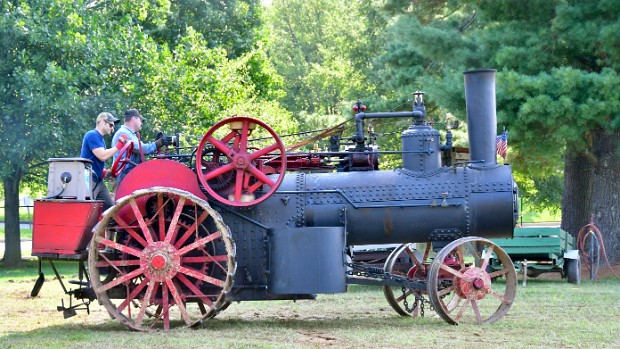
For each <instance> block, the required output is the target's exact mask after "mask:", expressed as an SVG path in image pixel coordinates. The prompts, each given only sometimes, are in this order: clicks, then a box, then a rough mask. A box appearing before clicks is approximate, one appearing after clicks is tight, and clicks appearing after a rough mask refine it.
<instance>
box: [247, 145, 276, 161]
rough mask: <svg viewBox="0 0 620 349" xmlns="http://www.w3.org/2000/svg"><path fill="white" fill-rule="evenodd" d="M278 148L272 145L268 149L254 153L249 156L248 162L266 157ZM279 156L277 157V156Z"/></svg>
mask: <svg viewBox="0 0 620 349" xmlns="http://www.w3.org/2000/svg"><path fill="white" fill-rule="evenodd" d="M279 147H280V146H278V144H277V143H276V144H272V145H270V146H268V147H265V148H263V149H260V150H257V151H255V152H253V153H252V154H250V161H253V160H256V159H258V158H260V157H261V156H263V155H267V154H269V153H271V152H272V151H274V150H276V149H278V148H279ZM278 156H279V155H278Z"/></svg>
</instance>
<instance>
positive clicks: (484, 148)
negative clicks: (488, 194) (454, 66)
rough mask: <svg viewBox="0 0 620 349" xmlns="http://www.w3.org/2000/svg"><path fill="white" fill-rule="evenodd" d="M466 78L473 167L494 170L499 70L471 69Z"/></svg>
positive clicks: (466, 98) (466, 101)
mask: <svg viewBox="0 0 620 349" xmlns="http://www.w3.org/2000/svg"><path fill="white" fill-rule="evenodd" d="M463 75H464V78H465V103H466V109H467V130H468V133H469V158H470V160H471V161H473V163H472V164H471V165H470V166H471V167H477V168H494V167H495V166H496V165H497V159H496V157H495V156H496V155H495V153H496V150H495V139H496V137H497V114H496V113H495V69H480V70H470V71H466V72H465V73H463Z"/></svg>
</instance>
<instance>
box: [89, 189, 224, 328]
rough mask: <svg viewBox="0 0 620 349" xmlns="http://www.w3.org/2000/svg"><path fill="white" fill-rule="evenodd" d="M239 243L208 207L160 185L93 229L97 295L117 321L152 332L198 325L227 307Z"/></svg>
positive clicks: (118, 206)
mask: <svg viewBox="0 0 620 349" xmlns="http://www.w3.org/2000/svg"><path fill="white" fill-rule="evenodd" d="M235 263H236V262H235V245H234V242H233V240H232V238H231V235H230V231H229V229H228V227H227V226H226V225H225V224H224V222H223V221H222V218H221V216H220V215H219V214H218V213H217V212H216V211H215V210H213V209H212V208H211V207H210V206H209V204H208V203H207V202H206V201H204V200H202V199H200V198H198V197H196V196H195V195H193V194H190V193H189V192H186V191H183V190H179V189H174V188H163V187H156V188H151V189H144V190H138V191H136V192H134V193H133V194H131V195H128V196H126V197H124V198H122V199H120V200H119V201H118V202H117V204H116V205H115V206H114V207H113V208H112V209H110V210H108V211H107V212H106V214H105V215H104V217H103V219H102V220H101V221H100V222H99V223H98V224H97V226H96V227H95V229H94V235H93V239H92V241H91V244H90V248H89V259H88V269H89V272H90V275H91V283H92V286H93V290H94V291H95V294H96V296H97V299H98V301H99V303H100V304H102V305H103V306H104V307H105V308H106V309H107V310H108V312H109V313H110V315H111V316H112V317H114V318H116V319H117V320H119V321H121V322H123V323H124V324H125V325H127V326H128V327H130V328H132V329H135V330H140V331H148V330H151V329H164V330H167V329H169V328H171V327H175V326H179V325H181V326H183V325H184V326H188V327H189V326H194V325H197V324H200V323H201V322H202V321H203V320H206V319H209V318H211V317H213V316H215V315H216V314H217V313H218V312H219V311H221V310H222V309H223V308H225V307H226V306H227V305H228V301H227V300H226V299H225V295H226V293H228V292H229V291H230V289H231V287H232V279H233V275H234V273H235V268H236V264H235Z"/></svg>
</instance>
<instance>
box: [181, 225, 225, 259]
mask: <svg viewBox="0 0 620 349" xmlns="http://www.w3.org/2000/svg"><path fill="white" fill-rule="evenodd" d="M221 236H222V233H220V232H219V231H217V232H214V233H213V234H211V235H209V236H207V237H204V238H202V239H200V240H197V241H194V242H193V243H191V244H189V245H187V246H185V247H183V248H182V249H180V250H178V251H177V254H178V255H179V256H182V255H184V254H186V253H188V252H189V251H192V250H195V249H196V248H197V247H199V246H203V245H205V244H206V243H208V242H211V241H213V240H215V239H217V238H219V237H221Z"/></svg>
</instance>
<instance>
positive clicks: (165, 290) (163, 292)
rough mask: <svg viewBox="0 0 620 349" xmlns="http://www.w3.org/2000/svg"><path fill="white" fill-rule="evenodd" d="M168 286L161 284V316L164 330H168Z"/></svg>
mask: <svg viewBox="0 0 620 349" xmlns="http://www.w3.org/2000/svg"><path fill="white" fill-rule="evenodd" d="M168 298H169V297H168V284H166V283H162V284H161V307H162V309H163V312H162V313H161V316H163V318H164V330H168V329H170V311H169V310H170V302H169V299H168Z"/></svg>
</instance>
